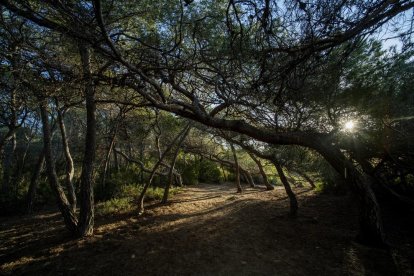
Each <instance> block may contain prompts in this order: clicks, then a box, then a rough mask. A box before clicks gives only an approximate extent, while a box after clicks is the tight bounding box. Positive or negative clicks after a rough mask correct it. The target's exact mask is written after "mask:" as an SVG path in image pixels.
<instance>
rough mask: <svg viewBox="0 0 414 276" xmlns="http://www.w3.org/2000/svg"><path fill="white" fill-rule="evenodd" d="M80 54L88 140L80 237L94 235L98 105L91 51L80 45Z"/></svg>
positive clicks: (84, 161)
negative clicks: (96, 114) (96, 115)
mask: <svg viewBox="0 0 414 276" xmlns="http://www.w3.org/2000/svg"><path fill="white" fill-rule="evenodd" d="M79 52H80V57H81V61H82V71H83V77H84V80H85V82H86V85H85V99H86V138H85V151H84V157H83V164H82V173H81V183H80V200H81V201H80V215H79V227H78V228H79V230H78V231H79V235H80V236H90V235H92V234H93V224H94V215H95V214H94V196H93V182H94V180H93V170H94V161H95V148H96V118H95V112H96V105H95V89H94V85H93V80H92V75H91V66H90V53H89V49H87V48H86V46H85V45H83V44H82V43H80V44H79Z"/></svg>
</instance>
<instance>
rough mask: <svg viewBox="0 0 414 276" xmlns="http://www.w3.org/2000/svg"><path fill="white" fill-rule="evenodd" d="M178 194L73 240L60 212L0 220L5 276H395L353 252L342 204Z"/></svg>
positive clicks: (206, 191) (310, 195)
mask: <svg viewBox="0 0 414 276" xmlns="http://www.w3.org/2000/svg"><path fill="white" fill-rule="evenodd" d="M297 192H298V194H299V202H300V205H301V209H300V216H299V217H298V218H297V219H289V218H288V217H287V216H286V212H287V209H288V206H287V204H288V202H287V200H286V198H285V195H284V193H283V190H281V189H276V190H275V191H263V190H261V189H248V190H247V192H245V193H243V194H235V193H234V190H233V188H232V187H230V186H217V185H214V186H213V185H200V186H197V187H193V188H186V189H185V190H184V191H183V192H182V193H181V194H179V195H176V196H175V197H174V198H172V202H171V203H170V204H168V205H164V206H160V205H157V204H153V205H151V206H149V207H147V213H146V215H144V216H143V217H140V218H138V217H137V216H136V215H135V213H134V212H131V213H128V214H123V215H118V216H114V217H105V218H104V217H101V218H98V219H97V222H96V226H97V227H96V231H95V233H96V235H95V236H94V237H93V238H89V239H81V240H72V239H70V237H69V236H68V235H67V233H66V230H65V229H64V228H63V225H62V222H61V219H60V216H59V214H57V213H45V214H42V215H38V216H36V217H34V218H13V219H12V220H8V221H2V222H1V229H0V237H1V241H0V242H1V245H0V258H1V262H0V263H1V267H0V268H1V270H0V271H1V274H4V275H23V274H24V275H28V274H29V275H75V274H77V275H79V274H81V275H237V274H238V275H396V274H397V270H396V267H395V266H394V264H393V262H392V258H391V257H390V254H388V252H386V251H384V250H378V249H370V248H365V247H363V246H360V245H357V244H356V243H354V242H353V241H352V240H353V238H354V236H355V235H356V227H357V226H356V221H357V217H356V212H355V209H354V208H353V207H352V204H351V203H350V201H349V199H347V198H344V197H334V196H325V195H318V194H316V193H315V192H313V191H309V190H306V189H299V190H297Z"/></svg>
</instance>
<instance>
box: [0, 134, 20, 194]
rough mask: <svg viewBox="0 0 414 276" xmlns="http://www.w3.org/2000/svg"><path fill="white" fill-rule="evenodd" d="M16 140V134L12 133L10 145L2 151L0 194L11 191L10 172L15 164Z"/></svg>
mask: <svg viewBox="0 0 414 276" xmlns="http://www.w3.org/2000/svg"><path fill="white" fill-rule="evenodd" d="M16 140H17V139H16V133H15V132H14V133H13V135H12V136H11V137H10V141H9V142H10V145H9V146H7V145H6V147H5V150H4V157H3V158H4V159H3V183H2V193H3V194H6V195H7V194H11V193H12V191H13V189H12V188H13V187H11V184H12V183H13V181H12V180H13V177H12V170H13V168H14V164H15V160H14V159H15V152H16V145H17V143H16Z"/></svg>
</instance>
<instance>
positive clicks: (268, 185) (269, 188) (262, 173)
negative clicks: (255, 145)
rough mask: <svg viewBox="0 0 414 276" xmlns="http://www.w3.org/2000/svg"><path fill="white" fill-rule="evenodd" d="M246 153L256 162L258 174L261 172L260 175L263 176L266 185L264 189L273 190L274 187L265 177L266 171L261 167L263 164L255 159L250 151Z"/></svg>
mask: <svg viewBox="0 0 414 276" xmlns="http://www.w3.org/2000/svg"><path fill="white" fill-rule="evenodd" d="M248 154H249V156H250V158H252V159H253V161H254V162H255V163H256V165H257V167H258V168H259V171H260V174H261V176H262V178H263V183H264V185H265V186H266V189H267V190H274V189H275V187H273V186H272V185H270V183H269V180H268V178H267V175H266V173H265V171H264V169H263V165H262V163H261V162H260V160H259V159H257V158H256V157H255V156H254V155H253V154H252V153H250V152H248Z"/></svg>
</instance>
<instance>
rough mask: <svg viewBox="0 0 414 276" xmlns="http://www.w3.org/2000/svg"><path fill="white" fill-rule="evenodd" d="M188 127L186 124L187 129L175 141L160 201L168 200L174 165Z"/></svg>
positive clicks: (188, 130) (165, 201)
mask: <svg viewBox="0 0 414 276" xmlns="http://www.w3.org/2000/svg"><path fill="white" fill-rule="evenodd" d="M190 129H191V127H190V126H187V130H186V131H185V132H184V133H183V135H182V136H181V138H180V140H179V141H178V143H177V147H176V149H175V152H174V157H173V160H172V162H171V165H170V169H169V171H168V182H167V183H166V185H165V189H164V195H163V197H162V201H161V202H162V203H164V204H165V203H167V201H168V195H169V193H170V187H171V185H172V183H173V181H174V167H175V163H176V161H177V157H178V153H179V151H180V148H181V145H182V144H183V142H184V140H185V138H186V137H187V135H188V133H189V132H190Z"/></svg>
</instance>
